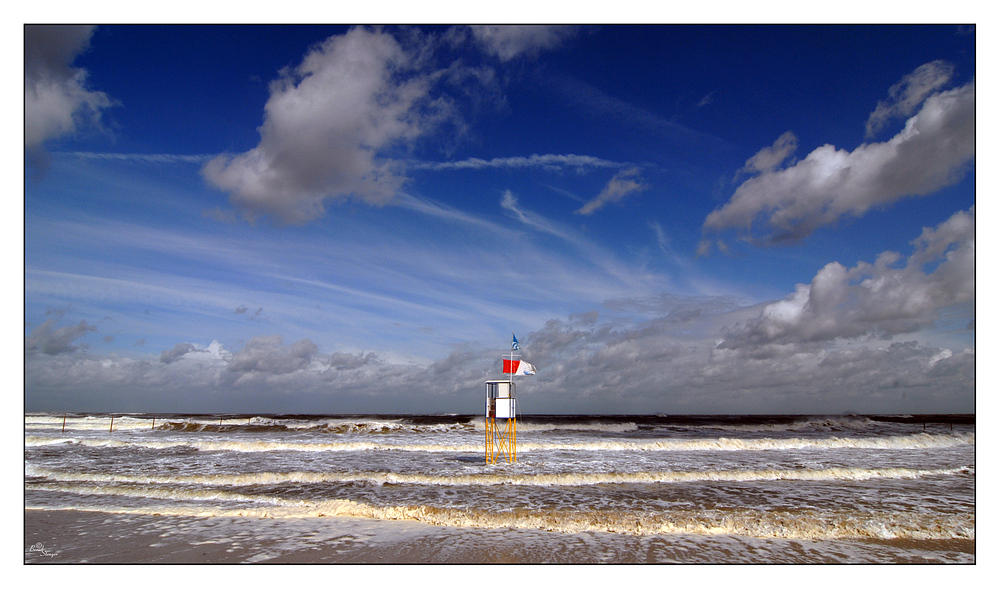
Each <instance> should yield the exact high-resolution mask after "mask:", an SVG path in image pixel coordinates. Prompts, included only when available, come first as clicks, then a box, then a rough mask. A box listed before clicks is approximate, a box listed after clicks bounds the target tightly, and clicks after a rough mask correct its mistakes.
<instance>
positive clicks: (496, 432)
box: [486, 336, 535, 464]
mask: <svg viewBox="0 0 1000 589" xmlns="http://www.w3.org/2000/svg"><path fill="white" fill-rule="evenodd" d="M512 337H513V336H512ZM520 349H521V346H520V345H518V343H517V338H516V337H513V342H512V343H511V346H510V355H509V357H507V358H504V359H503V372H504V374H506V375H509V376H508V377H507V380H488V381H486V463H487V464H496V463H497V461H499V460H502V459H504V458H506V460H507V462H508V463H510V462H517V395H516V390H517V387H516V385H515V384H514V377H515V376H531V375H533V374H535V367H534V366H532V365H531V364H528V363H527V362H522V361H521V354H520ZM515 352H517V353H516V354H515ZM515 358H517V359H515Z"/></svg>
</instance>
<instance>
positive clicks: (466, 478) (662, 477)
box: [25, 465, 971, 487]
mask: <svg viewBox="0 0 1000 589" xmlns="http://www.w3.org/2000/svg"><path fill="white" fill-rule="evenodd" d="M970 471H971V467H962V468H947V469H926V470H915V469H908V468H871V469H869V468H825V469H808V468H806V469H758V470H724V471H718V470H717V471H681V472H671V471H660V472H658V471H651V472H628V473H624V472H623V473H615V472H610V473H554V474H531V475H511V474H497V473H477V474H468V475H450V476H435V475H425V474H405V473H394V472H351V473H330V472H302V471H296V472H257V473H244V474H213V475H172V476H163V475H123V474H107V473H83V472H66V471H60V470H55V469H46V468H40V467H36V466H31V465H28V466H26V467H25V473H26V474H27V475H28V476H32V477H44V478H45V479H48V480H52V481H65V482H69V481H74V482H76V481H79V482H92V483H115V484H137V485H149V484H159V485H192V486H203V487H205V486H208V487H217V486H224V487H230V486H233V487H240V486H256V485H277V484H288V483H343V482H368V483H374V484H387V483H388V484H407V485H441V486H470V485H522V486H533V487H551V486H589V485H606V484H623V483H625V484H648V483H687V482H703V481H730V482H736V481H738V482H747V481H771V480H816V481H821V480H831V481H832V480H849V481H863V480H871V479H915V478H919V477H927V476H944V475H956V474H964V473H968V472H970Z"/></svg>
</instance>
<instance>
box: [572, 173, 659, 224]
mask: <svg viewBox="0 0 1000 589" xmlns="http://www.w3.org/2000/svg"><path fill="white" fill-rule="evenodd" d="M645 189H646V185H645V184H644V183H643V182H642V178H641V177H640V175H639V168H635V167H632V168H628V169H626V170H622V171H620V172H618V173H617V174H615V175H614V176H613V177H612V178H611V180H609V181H608V184H607V185H606V186H605V187H604V188H603V189H602V190H601V193H600V194H598V195H597V196H595V197H594V198H593V199H591V200H590V202H588V203H587V204H585V205H583V207H581V208H580V209H579V210H578V211H576V212H577V213H578V214H580V215H589V214H591V213H593V212H594V211H596V210H598V209H600V208H601V207H603V206H604V205H606V204H608V203H609V202H619V201H620V200H621V199H623V198H625V197H626V196H628V195H629V194H632V193H633V192H639V191H641V190H645Z"/></svg>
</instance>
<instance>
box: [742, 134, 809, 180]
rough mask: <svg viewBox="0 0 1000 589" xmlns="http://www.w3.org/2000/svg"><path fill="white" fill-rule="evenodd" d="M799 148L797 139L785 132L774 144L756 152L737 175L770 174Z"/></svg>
mask: <svg viewBox="0 0 1000 589" xmlns="http://www.w3.org/2000/svg"><path fill="white" fill-rule="evenodd" d="M798 146H799V138H798V137H796V136H795V133H792V132H791V131H785V132H784V133H782V134H781V137H778V138H777V139H775V140H774V144H773V145H771V146H770V147H765V148H764V149H761V150H760V151H758V152H757V153H756V154H755V155H754V156H753V157H752V158H750V159H748V160H747V163H746V165H744V166H743V168H742V169H741V170H740V172H738V173H737V177H738V176H739V173H748V174H756V173H759V172H770V171H772V170H774V169H775V168H777V167H778V166H780V165H781V164H782V163H784V161H785V160H787V159H788V158H789V157H790V156H791V155H792V154H793V153H795V150H796V149H797V148H798Z"/></svg>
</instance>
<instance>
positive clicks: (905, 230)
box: [23, 25, 976, 414]
mask: <svg viewBox="0 0 1000 589" xmlns="http://www.w3.org/2000/svg"><path fill="white" fill-rule="evenodd" d="M23 37H24V76H25V81H24V88H25V98H24V117H25V118H24V219H23V221H24V223H23V225H24V256H23V258H24V268H23V274H24V348H23V358H24V408H25V410H27V411H109V412H111V411H115V412H132V411H150V412H231V413H254V412H267V413H459V414H470V413H478V412H479V411H480V409H481V405H482V396H483V382H484V381H485V380H486V379H488V378H496V377H498V376H499V373H500V370H501V359H502V357H503V356H504V354H507V353H509V352H510V348H511V338H512V335H514V334H516V337H517V339H518V341H519V343H520V348H521V350H520V351H521V354H522V357H523V359H524V360H526V361H528V362H530V363H532V364H533V365H534V366H535V367H536V369H537V374H536V375H535V376H531V377H524V378H519V383H518V384H519V387H518V394H519V403H520V404H521V407H522V412H526V413H529V414H530V413H536V414H553V413H609V414H631V413H636V414H644V413H664V414H748V413H765V414H776V413H793V414H840V413H851V412H853V413H893V414H899V413H903V414H907V413H971V412H974V411H975V407H976V405H975V401H976V395H975V393H976V390H975V377H976V373H975V355H976V351H975V350H976V341H975V307H976V305H975V277H976V275H975V226H976V223H975V220H976V206H975V205H976V202H975V201H976V198H975V196H976V174H975V159H976V158H975V155H976V154H975V151H976V142H975V130H976V118H975V116H976V108H975V107H976V104H975V96H976V61H975V57H976V30H975V27H973V26H957V25H948V26H927V25H906V26H826V25H809V26H790V25H775V26H757V25H755V26H734V25H730V26H694V25H676V26H666V25H655V26H654V25H646V26H619V25H581V26H558V27H557V26H459V25H447V26H407V27H400V26H386V27H349V26H318V25H296V26H276V25H268V26H264V25H249V26H204V25H202V26H183V25H169V26H166V25H164V26H149V25H145V26H129V25H107V26H98V27H76V26H64V27H55V28H52V27H41V26H26V27H24V28H23Z"/></svg>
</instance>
